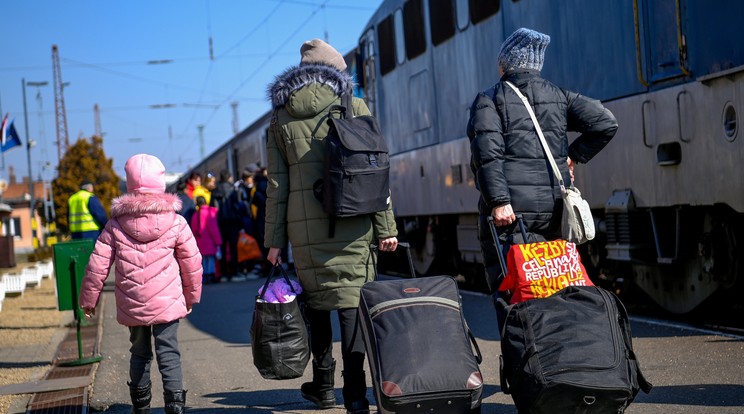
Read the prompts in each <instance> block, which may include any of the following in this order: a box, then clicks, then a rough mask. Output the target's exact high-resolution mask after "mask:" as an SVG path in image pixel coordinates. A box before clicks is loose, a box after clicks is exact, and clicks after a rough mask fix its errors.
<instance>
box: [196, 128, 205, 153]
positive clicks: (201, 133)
mask: <svg viewBox="0 0 744 414" xmlns="http://www.w3.org/2000/svg"><path fill="white" fill-rule="evenodd" d="M196 127H197V128H199V158H200V159H202V160H203V159H204V125H197V126H196Z"/></svg>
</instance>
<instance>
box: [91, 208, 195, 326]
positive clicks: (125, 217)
mask: <svg viewBox="0 0 744 414" xmlns="http://www.w3.org/2000/svg"><path fill="white" fill-rule="evenodd" d="M180 208H181V202H180V200H179V199H178V196H176V195H175V194H126V195H123V196H121V197H118V198H116V199H114V201H113V203H112V208H111V213H112V219H111V220H109V221H108V223H106V227H105V228H104V230H103V232H102V233H101V235H100V237H99V238H98V241H97V242H96V245H95V248H94V250H93V254H92V255H91V257H90V261H89V262H88V265H87V266H86V268H85V277H84V279H83V282H82V286H81V291H80V306H81V307H87V308H94V307H95V306H96V305H97V303H98V300H99V298H100V294H101V291H102V289H103V283H104V281H105V280H106V278H107V277H108V274H109V272H110V270H111V267H112V266H115V278H116V279H115V284H116V287H115V297H116V307H117V315H116V320H117V321H118V322H119V323H120V324H122V325H125V326H147V325H154V324H160V323H166V322H171V321H174V320H176V319H180V318H183V317H184V316H186V314H187V307H191V306H192V305H194V304H196V303H199V300H200V298H201V288H202V286H201V277H202V267H201V254H200V253H199V249H198V248H197V246H196V240H195V239H194V236H193V234H192V233H191V229H190V228H189V226H188V224H187V223H186V220H185V219H184V218H183V217H181V216H180V215H179V214H178V213H177V212H178V210H179V209H180Z"/></svg>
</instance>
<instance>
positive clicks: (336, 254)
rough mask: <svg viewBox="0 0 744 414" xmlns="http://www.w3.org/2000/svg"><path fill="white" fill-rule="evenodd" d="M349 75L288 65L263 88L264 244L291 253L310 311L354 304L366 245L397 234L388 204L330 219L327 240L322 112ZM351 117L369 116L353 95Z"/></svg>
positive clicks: (369, 269)
mask: <svg viewBox="0 0 744 414" xmlns="http://www.w3.org/2000/svg"><path fill="white" fill-rule="evenodd" d="M352 86H353V80H352V78H351V76H350V75H349V74H348V73H346V72H343V71H340V70H338V69H336V68H335V67H333V66H329V65H325V64H322V63H310V64H303V65H301V66H295V67H291V68H289V69H287V70H286V71H285V72H284V73H282V74H280V75H279V76H277V77H276V79H275V80H274V82H273V83H272V84H271V85H269V87H268V94H269V99H270V100H271V103H272V106H273V108H274V117H273V120H272V124H271V126H270V128H269V136H268V142H267V145H266V146H267V157H268V166H267V167H268V177H269V187H268V191H267V193H268V199H267V202H266V236H265V239H264V245H265V246H266V247H269V248H271V247H276V248H285V246H286V243H287V240H289V241H290V242H291V243H292V254H293V256H294V262H295V267H296V269H297V274H298V276H299V279H300V282H301V284H302V288H303V290H304V293H305V295H306V299H307V304H308V305H309V306H310V307H311V308H314V309H321V310H332V309H344V308H355V307H357V306H358V304H359V289H360V288H361V286H362V285H363V284H364V283H365V281H371V280H373V279H374V268H373V261H372V259H371V258H370V250H369V246H370V243H372V241H374V240H376V239H380V238H388V237H395V236H397V235H398V231H397V229H396V226H395V221H394V217H393V211H392V203H389V204H388V209H387V210H386V211H381V212H378V213H375V214H371V215H365V216H357V217H349V218H336V225H335V226H336V227H335V235H334V237H332V238H329V237H328V225H329V217H328V214H327V213H325V212H323V206H322V204H321V202H320V201H318V199H316V198H315V196H314V195H313V186H314V185H315V183H316V182H317V181H318V180H320V179H322V178H323V159H324V153H325V148H326V142H325V139H326V136H328V130H329V125H328V117H329V116H334V117H338V116H339V115H338V113H337V111H333V112H331V110H330V109H331V107H332V106H333V105H339V104H340V102H341V101H340V96H341V95H342V93H344V92H349V93H350V92H351V91H352ZM352 106H353V110H354V114H356V115H369V113H370V112H369V109H368V108H367V106H366V105H365V104H364V101H363V100H361V99H359V98H354V99H353V102H352Z"/></svg>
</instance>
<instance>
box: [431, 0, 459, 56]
mask: <svg viewBox="0 0 744 414" xmlns="http://www.w3.org/2000/svg"><path fill="white" fill-rule="evenodd" d="M452 1H453V0H429V27H431V43H433V44H434V45H438V44H441V43H443V42H444V41H445V40H447V39H449V38H450V37H452V36H453V35H454V34H455V16H454V13H452V11H453V10H452V9H453V7H452Z"/></svg>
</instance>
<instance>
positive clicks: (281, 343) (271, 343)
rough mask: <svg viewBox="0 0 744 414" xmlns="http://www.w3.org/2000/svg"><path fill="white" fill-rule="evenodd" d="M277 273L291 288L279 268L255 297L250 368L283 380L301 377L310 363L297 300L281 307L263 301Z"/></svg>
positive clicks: (303, 320) (301, 315)
mask: <svg viewBox="0 0 744 414" xmlns="http://www.w3.org/2000/svg"><path fill="white" fill-rule="evenodd" d="M277 269H278V271H279V272H281V276H282V277H284V279H285V281H286V282H287V284H288V285H289V286H290V288H291V287H292V284H291V283H290V281H289V277H288V276H287V273H286V272H285V270H284V268H283V267H282V266H281V264H277V265H275V266H274V267H273V268H272V269H271V274H269V277H268V278H266V282H265V283H264V285H263V287H262V288H261V290H260V293H259V294H258V295H257V296H256V303H255V309H254V311H253V322H252V323H251V348H252V352H253V364H254V365H255V366H256V368H258V372H259V373H260V374H261V376H262V377H263V378H265V379H274V380H285V379H293V378H298V377H301V376H302V375H303V373H304V372H305V367H306V366H307V363H308V361H309V360H310V346H309V342H308V333H307V326H306V325H305V319H304V317H303V313H302V308H301V306H300V302H299V297H296V298H295V299H294V300H293V301H291V302H285V303H268V302H266V301H265V300H264V296H265V294H266V289H268V286H269V282H270V281H271V279H272V278H273V276H274V274H275V273H276V272H277ZM292 291H293V292H294V288H292Z"/></svg>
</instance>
